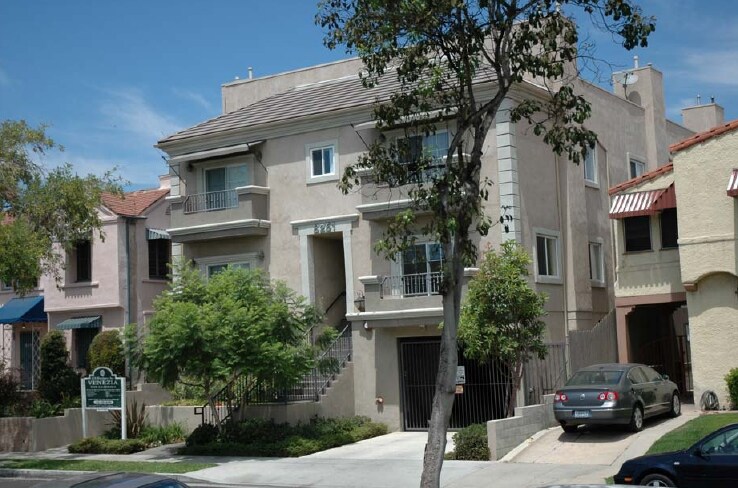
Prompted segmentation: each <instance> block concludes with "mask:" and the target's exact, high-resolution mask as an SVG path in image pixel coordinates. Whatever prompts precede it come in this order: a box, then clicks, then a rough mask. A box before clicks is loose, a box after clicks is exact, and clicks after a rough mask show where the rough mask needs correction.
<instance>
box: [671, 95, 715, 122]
mask: <svg viewBox="0 0 738 488" xmlns="http://www.w3.org/2000/svg"><path fill="white" fill-rule="evenodd" d="M705 101H706V100H705V99H704V97H703V100H702V102H703V103H704V102H705ZM695 105H697V97H696V96H695V97H692V98H682V99H680V100H679V101H678V102H677V103H675V104H673V105H669V106H668V107H666V116H667V117H668V118H670V119H672V120H681V116H682V109H684V108H687V107H694V106H695Z"/></svg>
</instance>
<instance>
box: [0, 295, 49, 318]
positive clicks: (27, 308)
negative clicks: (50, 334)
mask: <svg viewBox="0 0 738 488" xmlns="http://www.w3.org/2000/svg"><path fill="white" fill-rule="evenodd" d="M22 322H46V313H45V312H44V297H24V298H11V299H10V301H9V302H8V303H6V304H5V305H4V306H2V307H0V324H17V323H22Z"/></svg>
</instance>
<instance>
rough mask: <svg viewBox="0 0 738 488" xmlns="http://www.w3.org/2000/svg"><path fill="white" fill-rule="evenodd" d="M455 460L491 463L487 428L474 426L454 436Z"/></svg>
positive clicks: (482, 425)
mask: <svg viewBox="0 0 738 488" xmlns="http://www.w3.org/2000/svg"><path fill="white" fill-rule="evenodd" d="M454 445H455V459H460V460H464V461H489V445H488V443H487V426H486V425H485V424H472V425H470V426H468V427H464V428H463V429H461V430H460V431H458V432H457V433H456V434H454Z"/></svg>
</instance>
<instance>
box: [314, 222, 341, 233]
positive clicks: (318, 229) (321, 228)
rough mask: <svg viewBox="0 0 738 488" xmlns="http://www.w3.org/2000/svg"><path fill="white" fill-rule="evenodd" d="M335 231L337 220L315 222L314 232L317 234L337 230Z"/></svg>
mask: <svg viewBox="0 0 738 488" xmlns="http://www.w3.org/2000/svg"><path fill="white" fill-rule="evenodd" d="M335 231H336V223H335V222H322V223H319V224H315V225H314V226H313V232H314V233H316V234H325V233H328V232H335Z"/></svg>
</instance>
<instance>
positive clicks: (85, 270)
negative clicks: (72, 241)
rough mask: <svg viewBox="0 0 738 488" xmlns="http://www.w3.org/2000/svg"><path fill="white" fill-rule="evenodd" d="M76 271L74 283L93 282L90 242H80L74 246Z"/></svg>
mask: <svg viewBox="0 0 738 488" xmlns="http://www.w3.org/2000/svg"><path fill="white" fill-rule="evenodd" d="M73 256H74V260H75V266H74V270H75V272H76V275H75V279H74V281H76V282H80V281H91V280H92V243H91V242H90V241H89V240H86V241H79V242H77V244H76V245H75V246H74V253H73Z"/></svg>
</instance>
